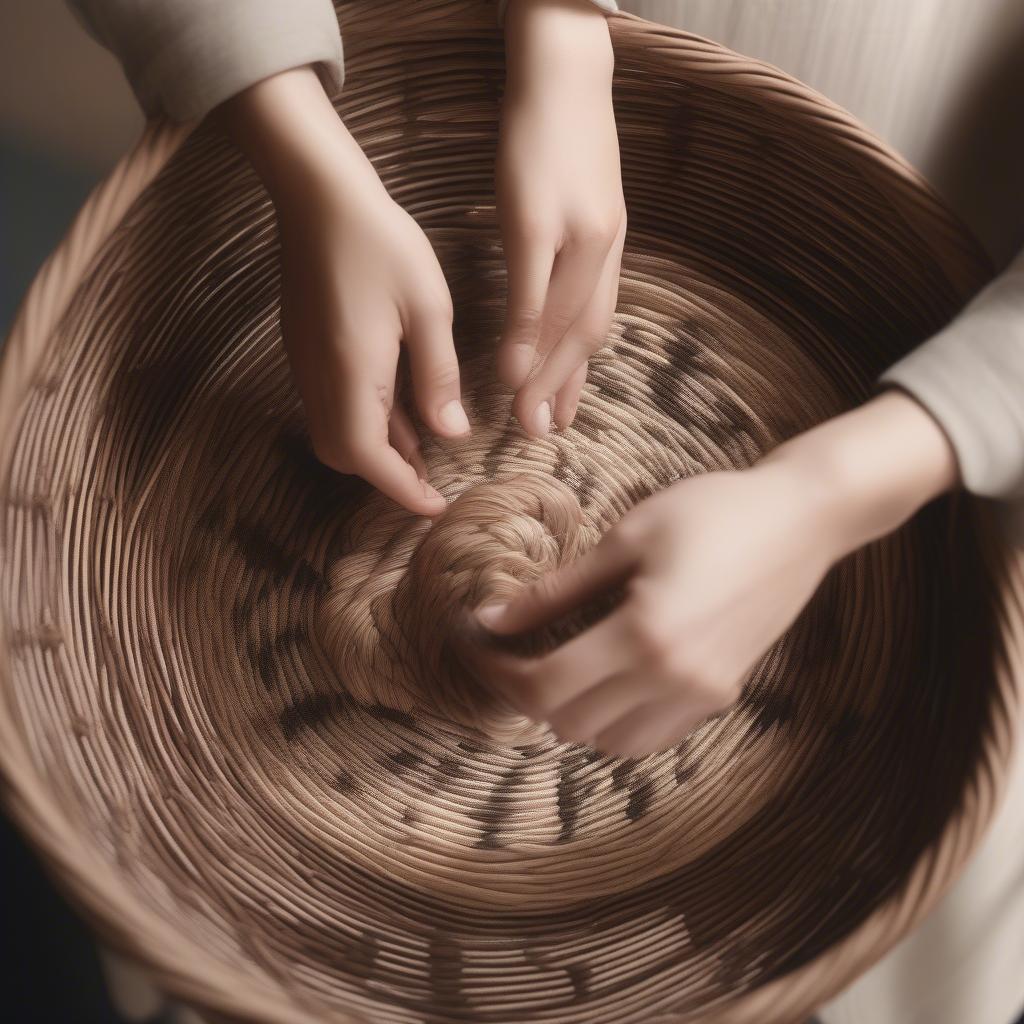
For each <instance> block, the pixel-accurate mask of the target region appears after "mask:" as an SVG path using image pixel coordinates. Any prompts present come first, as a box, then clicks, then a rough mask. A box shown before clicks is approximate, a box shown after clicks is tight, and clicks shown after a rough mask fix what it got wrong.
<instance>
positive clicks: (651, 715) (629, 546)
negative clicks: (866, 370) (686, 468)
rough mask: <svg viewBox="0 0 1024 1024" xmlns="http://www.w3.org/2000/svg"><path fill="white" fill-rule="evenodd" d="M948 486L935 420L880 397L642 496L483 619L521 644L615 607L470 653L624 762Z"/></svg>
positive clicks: (665, 738)
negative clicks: (513, 645) (748, 464)
mask: <svg viewBox="0 0 1024 1024" xmlns="http://www.w3.org/2000/svg"><path fill="white" fill-rule="evenodd" d="M955 480H956V461H955V457H954V455H953V452H952V448H951V447H950V445H949V442H948V441H947V440H946V437H945V435H944V434H943V432H942V430H941V429H940V428H939V426H938V425H937V424H936V423H935V421H934V420H933V419H932V418H931V417H930V416H929V415H928V413H927V412H925V411H924V409H923V408H922V407H921V406H919V405H918V404H917V403H916V402H914V400H913V399H911V398H909V397H908V396H906V395H904V394H902V393H900V392H895V391H893V392H888V393H886V394H883V395H882V396H880V397H879V398H876V399H875V400H873V401H872V402H870V403H868V404H867V405H865V406H863V407H861V408H860V409H857V410H855V411H854V412H851V413H847V414H845V415H843V416H840V417H838V418H837V419H835V420H831V421H829V422H827V423H825V424H823V425H822V426H820V427H817V428H815V429H814V430H812V431H809V432H808V433H807V434H804V435H802V436H800V437H799V438H796V439H794V440H792V441H789V442H787V443H786V444H784V445H782V446H780V447H779V448H777V449H776V450H775V451H774V452H773V453H772V454H771V455H770V456H769V457H767V458H765V459H763V460H762V461H761V462H760V463H758V464H757V465H755V466H754V467H752V468H751V469H746V470H737V471H730V472H714V473H707V474H704V475H701V476H696V477H691V478H689V479H686V480H683V481H681V482H680V483H678V484H676V485H674V486H672V487H670V488H668V489H667V490H665V491H662V492H661V493H659V494H657V495H655V496H654V497H652V498H649V499H647V500H646V501H644V502H641V503H640V504H639V505H637V506H636V507H634V508H633V509H631V510H630V511H629V512H628V513H627V514H626V515H625V516H624V517H623V518H622V520H621V521H620V522H619V523H618V524H617V525H616V526H614V527H613V528H612V529H611V530H610V531H609V532H608V533H607V534H606V535H605V536H604V538H603V539H602V540H601V542H600V543H599V544H598V545H597V547H595V548H594V549H593V550H592V551H590V552H588V553H587V554H586V555H585V556H584V557H583V558H581V559H579V560H578V561H577V562H575V563H572V564H569V565H566V566H564V567H563V568H561V569H559V570H557V571H556V572H554V573H551V574H549V575H548V576H546V577H542V578H541V579H540V580H538V581H537V582H536V583H534V584H533V585H532V586H530V587H528V588H526V589H525V590H524V591H523V592H522V593H521V594H520V595H519V596H518V597H517V598H516V599H514V600H513V601H512V603H511V604H509V605H504V606H498V607H495V606H491V607H487V608H483V609H480V610H479V611H478V617H479V618H480V621H481V622H482V623H483V625H484V626H485V627H486V628H488V629H489V630H491V631H492V632H494V633H498V634H502V635H505V634H516V633H521V632H526V631H529V630H533V629H536V628H538V627H540V626H542V625H544V624H546V623H550V622H552V621H554V620H555V619H557V618H559V617H561V616H563V615H565V614H566V613H569V612H571V611H573V610H574V609H576V608H577V607H578V606H580V605H581V604H583V603H585V602H587V601H589V600H590V599H593V598H595V597H597V596H599V595H600V594H601V592H602V591H606V590H608V589H609V588H611V587H613V586H615V585H619V584H625V591H626V597H625V600H624V601H623V603H622V604H621V605H620V606H619V607H618V608H617V609H616V610H615V611H613V612H612V613H611V614H610V615H608V616H607V617H606V618H604V619H602V620H601V621H600V622H598V623H597V624H596V625H594V626H592V627H591V628H590V629H588V630H586V631H584V632H583V633H581V634H579V635H578V636H576V637H574V638H573V639H571V640H569V641H568V642H567V643H565V644H563V645H562V646H560V647H558V648H556V650H554V651H553V652H551V653H549V654H545V655H542V656H540V657H536V658H518V657H515V656H513V655H510V654H505V653H498V652H496V651H494V650H486V651H484V650H481V651H479V652H478V663H479V664H478V667H479V671H480V674H481V678H484V679H486V680H487V681H489V682H491V683H492V684H493V685H494V686H495V688H496V689H498V690H500V691H501V693H502V694H503V695H504V696H505V697H506V698H507V699H508V700H509V701H510V702H511V703H512V704H513V705H514V706H515V707H517V708H518V709H519V710H520V711H522V712H523V713H524V714H526V715H528V716H529V717H531V718H533V719H535V720H538V721H544V722H547V723H548V725H549V726H550V727H551V729H552V730H553V731H554V732H555V734H556V735H557V736H558V737H559V738H561V739H562V740H565V741H570V742H575V743H582V744H587V745H590V746H593V747H596V748H597V749H598V750H600V751H602V752H604V753H608V754H616V755H619V756H621V757H637V756H642V755H645V754H649V753H652V752H654V751H657V750H664V749H668V748H670V747H672V746H674V745H675V744H677V743H678V742H679V741H680V740H681V739H682V738H683V737H685V736H686V735H687V733H689V732H690V731H691V730H692V729H693V728H694V727H695V726H697V725H698V724H699V723H700V722H701V721H703V720H704V719H705V718H707V717H708V716H710V715H713V714H715V713H717V712H720V711H723V710H725V709H727V708H728V707H729V706H730V705H732V704H733V703H734V702H735V700H736V699H737V698H738V696H739V695H740V690H741V687H742V685H743V683H744V681H745V678H746V676H747V674H748V673H749V672H750V670H751V668H752V667H753V665H754V664H755V663H756V661H757V660H758V658H760V657H761V655H762V654H763V653H764V652H765V651H766V650H767V649H768V647H769V646H771V644H772V643H773V642H774V641H775V640H776V639H777V638H778V637H779V636H780V635H781V634H782V633H783V631H784V630H786V629H787V628H788V627H789V626H790V625H791V624H792V622H793V621H794V620H795V619H796V617H797V615H798V614H799V613H800V611H801V609H802V608H803V607H804V605H805V604H806V603H807V601H808V600H809V599H810V598H811V596H812V595H813V593H814V591H815V590H816V589H817V587H818V584H819V583H820V582H821V580H822V577H823V576H824V575H825V573H826V571H827V570H828V569H829V567H830V566H831V565H832V564H833V563H834V562H835V561H836V560H837V559H839V558H841V557H842V556H843V555H845V554H846V553H848V552H849V551H851V550H853V549H854V548H856V547H859V546H860V545H862V544H864V543H867V542H868V541H869V540H871V539H873V538H875V537H878V536H881V535H882V534H884V533H887V532H889V531H890V530H892V529H895V527H896V526H898V525H899V524H900V523H902V522H903V521H904V520H905V519H906V518H908V517H909V516H910V515H911V514H912V513H913V512H914V511H915V510H916V509H917V508H918V507H919V506H920V505H922V504H923V503H924V502H925V501H927V500H929V499H930V498H931V497H934V496H935V495H937V494H938V493H940V492H941V491H942V490H945V489H946V488H948V487H950V486H952V484H953V483H954V482H955Z"/></svg>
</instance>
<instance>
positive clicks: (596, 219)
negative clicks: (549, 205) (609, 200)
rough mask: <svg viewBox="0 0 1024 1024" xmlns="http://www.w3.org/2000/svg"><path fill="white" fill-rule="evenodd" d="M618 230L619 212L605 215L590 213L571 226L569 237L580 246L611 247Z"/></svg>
mask: <svg viewBox="0 0 1024 1024" xmlns="http://www.w3.org/2000/svg"><path fill="white" fill-rule="evenodd" d="M618 230H619V211H618V210H617V209H615V210H610V211H608V212H607V213H590V214H588V215H587V216H585V217H581V218H579V219H578V220H576V221H575V222H573V224H572V225H571V227H570V229H569V231H570V237H571V238H572V240H573V241H574V242H576V243H578V244H582V245H602V244H606V245H611V242H612V240H613V239H614V238H615V235H616V233H617V232H618Z"/></svg>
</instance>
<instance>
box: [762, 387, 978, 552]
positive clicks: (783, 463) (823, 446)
mask: <svg viewBox="0 0 1024 1024" xmlns="http://www.w3.org/2000/svg"><path fill="white" fill-rule="evenodd" d="M758 466H760V467H764V468H766V469H768V468H770V469H773V470H777V471H781V472H784V473H787V474H789V475H790V476H791V477H792V478H793V480H794V481H796V483H795V486H798V487H799V489H800V491H801V495H802V497H803V498H804V500H805V501H806V504H807V507H808V510H809V514H810V516H811V518H812V523H813V527H814V528H816V529H819V530H821V531H822V532H823V535H825V536H826V537H827V538H828V540H829V542H830V543H831V545H832V547H833V551H834V556H835V558H836V559H838V558H841V557H842V556H844V555H846V554H848V553H849V552H850V551H853V550H855V549H856V548H858V547H861V546H863V545H864V544H867V543H869V542H870V541H873V540H876V539H877V538H879V537H882V536H884V535H886V534H888V533H891V532H892V531H893V530H895V529H897V528H898V527H899V526H901V525H902V524H903V523H904V522H906V521H907V520H908V519H909V518H910V517H911V516H912V515H913V514H914V513H915V512H916V511H917V510H918V509H919V508H921V507H922V506H923V505H925V504H927V503H928V502H929V501H931V500H932V499H933V498H936V497H938V495H940V494H942V493H943V492H945V491H948V490H950V489H951V488H953V487H954V486H956V484H957V482H958V480H959V471H958V467H957V462H956V455H955V452H954V451H953V447H952V445H951V444H950V442H949V439H948V438H947V437H946V434H945V433H944V431H943V430H942V428H941V427H940V426H939V424H938V422H937V421H936V420H935V419H934V418H933V417H932V416H931V415H930V414H929V413H928V411H927V410H926V409H925V408H924V407H923V406H922V405H920V403H918V402H916V401H915V400H914V399H913V398H911V397H910V396H909V395H908V394H906V393H905V392H902V391H899V390H896V389H893V390H889V391H886V392H883V393H882V394H881V395H879V396H877V397H876V398H874V399H872V400H871V401H869V402H867V403H865V404H864V405H862V406H860V407H858V408H857V409H853V410H851V411H850V412H848V413H844V414H843V415H841V416H837V417H835V418H834V419H831V420H828V421H826V422H825V423H822V424H820V425H819V426H817V427H814V428H813V429H811V430H809V431H807V432H805V433H804V434H800V435H798V436H797V437H795V438H792V439H790V440H789V441H787V442H785V443H784V444H782V445H780V446H779V447H778V448H776V449H775V450H774V451H772V452H770V453H769V454H768V455H767V456H765V458H763V459H762V460H761V461H760V462H759V463H758Z"/></svg>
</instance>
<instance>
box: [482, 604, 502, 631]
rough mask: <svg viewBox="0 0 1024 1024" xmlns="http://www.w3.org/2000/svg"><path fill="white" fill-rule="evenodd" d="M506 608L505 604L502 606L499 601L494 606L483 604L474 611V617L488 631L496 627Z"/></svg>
mask: <svg viewBox="0 0 1024 1024" xmlns="http://www.w3.org/2000/svg"><path fill="white" fill-rule="evenodd" d="M507 607H508V605H507V604H502V603H501V602H500V601H497V602H495V603H494V604H485V605H483V606H482V607H480V608H477V610H476V617H477V618H478V619H479V620H480V622H482V623H483V624H484V625H485V626H486V627H487V628H488V629H490V628H491V627H492V626H496V625H497V624H498V622H499V621H500V619H501V617H502V615H504V614H505V609H506V608H507Z"/></svg>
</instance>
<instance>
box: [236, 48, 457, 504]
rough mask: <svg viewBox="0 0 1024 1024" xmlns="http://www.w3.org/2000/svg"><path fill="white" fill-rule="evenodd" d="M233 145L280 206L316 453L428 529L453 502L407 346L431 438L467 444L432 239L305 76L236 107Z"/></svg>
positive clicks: (288, 311)
mask: <svg viewBox="0 0 1024 1024" xmlns="http://www.w3.org/2000/svg"><path fill="white" fill-rule="evenodd" d="M221 116H222V117H223V118H224V121H225V125H226V127H227V129H228V132H229V134H230V135H231V136H232V137H233V138H234V139H235V141H236V142H237V143H238V144H239V146H240V147H241V148H242V150H243V151H244V152H245V153H246V154H247V155H248V156H249V158H250V160H251V161H252V163H253V165H254V167H255V168H256V170H257V172H258V173H259V174H260V176H261V178H262V179H263V181H264V183H265V184H266V186H267V189H268V191H269V192H270V195H271V198H272V199H273V201H274V206H275V209H276V212H277V218H278V231H279V235H280V240H281V318H282V332H283V337H284V344H285V348H286V350H287V353H288V358H289V361H290V364H291V368H292V373H293V376H294V379H295V383H296V386H297V388H298V391H299V394H300V396H301V398H302V401H303V405H304V408H305V412H306V417H307V422H308V426H309V434H310V438H311V440H312V444H313V450H314V452H315V453H316V455H317V457H318V458H319V459H320V460H321V461H322V462H324V463H325V464H327V465H328V466H331V467H332V468H334V469H336V470H338V471H340V472H343V473H355V474H358V475H359V476H361V477H363V478H364V479H366V480H367V481H369V482H370V483H371V484H373V485H374V486H375V487H377V488H379V489H380V490H381V491H382V492H384V493H385V494H387V495H388V496H389V497H391V498H393V499H394V500H395V501H397V502H399V503H400V504H401V505H403V506H405V507H406V508H408V509H409V510H410V511H412V512H416V513H419V514H421V515H436V514H437V513H439V512H441V511H443V509H444V508H445V500H444V498H443V497H442V496H441V495H440V494H439V493H438V492H437V491H436V490H435V489H434V488H433V487H432V486H431V485H430V484H429V483H428V482H427V481H426V470H425V466H424V464H423V460H422V457H421V456H420V454H419V448H420V438H419V436H418V434H417V432H416V429H415V427H414V425H413V422H412V419H411V418H410V416H409V413H408V411H407V410H405V409H403V408H402V407H401V405H399V404H396V401H395V379H396V371H397V366H398V361H399V353H400V349H401V346H402V345H404V346H405V348H406V351H407V352H408V355H409V362H410V369H411V376H412V386H413V395H414V399H415V402H416V406H417V409H418V411H419V414H420V416H421V418H422V420H423V422H424V423H425V424H426V426H427V427H428V428H429V429H431V430H433V431H434V432H436V433H437V434H440V435H442V436H445V437H455V436H459V435H462V434H465V433H467V432H468V431H469V422H468V420H467V418H466V414H465V411H464V410H463V407H462V404H461V400H460V395H459V366H458V362H457V360H456V356H455V348H454V344H453V340H452V304H451V296H450V294H449V291H448V286H447V283H446V282H445V278H444V274H443V272H442V270H441V267H440V265H439V264H438V262H437V257H436V256H435V254H434V251H433V248H432V247H431V245H430V242H429V241H428V240H427V237H426V236H425V235H424V234H423V232H422V230H421V229H420V228H419V226H418V225H417V224H416V222H415V220H413V218H412V217H411V216H409V214H407V213H406V212H405V211H404V210H403V209H402V208H401V207H400V206H399V205H398V204H397V203H395V202H394V201H393V200H392V199H391V198H390V196H389V195H388V193H387V191H386V189H385V188H384V186H383V184H382V183H381V181H380V179H379V177H378V176H377V174H376V171H375V170H374V169H373V166H372V164H371V163H370V162H369V160H367V158H366V156H365V155H364V154H363V152H362V150H361V149H360V148H359V146H358V144H357V143H356V142H355V140H354V139H353V138H352V136H351V135H350V134H349V133H348V131H347V129H346V128H345V126H344V124H343V123H342V122H341V121H340V120H339V119H338V117H337V114H336V113H335V111H334V108H333V107H332V106H331V103H330V101H329V100H328V98H327V96H326V94H325V93H324V91H323V89H322V87H321V85H320V83H319V81H318V79H317V78H316V75H315V74H314V73H313V71H312V70H310V69H308V68H302V69H297V70H295V71H289V72H285V73H283V74H280V75H275V76H274V77H273V78H270V79H267V80H265V81H264V82H260V83H258V84H257V85H255V86H253V87H252V88H250V89H248V90H246V91H245V92H244V93H241V94H240V95H239V96H237V97H235V98H234V99H233V100H230V101H229V102H228V103H227V104H225V107H224V109H223V111H222V115H221Z"/></svg>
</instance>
